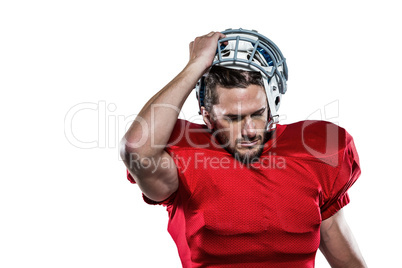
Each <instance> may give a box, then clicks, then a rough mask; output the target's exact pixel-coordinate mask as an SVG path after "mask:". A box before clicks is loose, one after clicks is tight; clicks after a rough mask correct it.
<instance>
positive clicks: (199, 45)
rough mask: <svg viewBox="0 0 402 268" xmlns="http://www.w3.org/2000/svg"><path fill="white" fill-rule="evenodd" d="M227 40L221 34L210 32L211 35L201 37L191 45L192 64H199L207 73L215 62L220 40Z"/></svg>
mask: <svg viewBox="0 0 402 268" xmlns="http://www.w3.org/2000/svg"><path fill="white" fill-rule="evenodd" d="M222 38H225V35H224V34H222V33H220V32H210V33H209V34H206V35H203V36H199V37H197V38H195V40H194V41H193V42H191V43H190V45H189V48H190V61H189V62H190V63H198V64H200V65H199V66H200V67H201V68H203V70H204V71H205V70H206V69H207V68H209V67H210V66H211V64H212V62H213V60H214V57H215V54H216V48H217V44H218V40H219V39H222Z"/></svg>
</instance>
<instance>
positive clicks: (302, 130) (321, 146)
mask: <svg viewBox="0 0 402 268" xmlns="http://www.w3.org/2000/svg"><path fill="white" fill-rule="evenodd" d="M280 127H282V128H285V130H284V131H283V134H282V135H281V136H280V138H279V140H278V147H279V148H280V149H281V151H282V152H288V153H290V154H298V155H299V156H307V157H311V156H312V157H314V158H322V157H327V156H331V155H335V154H338V153H339V152H341V151H343V150H344V149H345V147H346V145H347V143H348V141H349V140H351V137H350V135H349V134H348V133H347V132H346V130H345V129H344V128H342V127H339V126H338V125H336V124H334V123H331V122H328V121H322V120H305V121H299V122H295V123H292V124H286V125H281V126H280Z"/></svg>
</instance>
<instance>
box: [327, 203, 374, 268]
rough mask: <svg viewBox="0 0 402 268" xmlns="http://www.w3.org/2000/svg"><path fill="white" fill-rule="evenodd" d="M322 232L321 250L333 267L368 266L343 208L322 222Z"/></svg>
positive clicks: (354, 267)
mask: <svg viewBox="0 0 402 268" xmlns="http://www.w3.org/2000/svg"><path fill="white" fill-rule="evenodd" d="M320 234H321V242H320V250H321V252H322V254H323V255H324V256H325V258H326V259H327V261H328V263H329V264H330V265H331V267H340V268H365V267H367V265H366V263H365V262H364V259H363V256H362V255H361V253H360V250H359V247H358V245H357V242H356V241H355V239H354V237H353V234H352V231H351V230H350V228H349V226H348V225H347V223H346V220H345V218H344V216H343V212H342V210H340V211H338V212H337V213H336V214H335V215H333V216H332V217H330V218H328V219H326V220H324V221H323V222H322V223H321V230H320Z"/></svg>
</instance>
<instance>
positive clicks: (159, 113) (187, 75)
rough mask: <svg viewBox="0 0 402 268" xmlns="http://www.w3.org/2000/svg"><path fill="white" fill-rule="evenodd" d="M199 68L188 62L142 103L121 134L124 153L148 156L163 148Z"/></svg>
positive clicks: (198, 73)
mask: <svg viewBox="0 0 402 268" xmlns="http://www.w3.org/2000/svg"><path fill="white" fill-rule="evenodd" d="M202 72H203V70H202V69H201V68H200V67H198V66H197V64H196V63H189V64H188V65H187V66H186V67H185V68H184V69H183V71H182V72H181V73H179V74H178V75H177V76H176V77H175V78H174V79H173V80H172V81H171V82H170V83H169V84H167V85H166V86H165V87H164V88H163V89H162V90H160V91H159V92H158V93H157V94H155V95H154V96H153V97H152V98H151V99H150V100H149V101H148V102H147V104H145V106H144V107H143V108H142V110H141V111H140V113H139V114H138V116H137V118H136V119H135V121H134V122H133V123H132V125H131V126H130V128H129V130H128V131H127V133H126V135H125V136H124V138H123V141H122V142H123V143H124V146H125V148H124V150H125V151H126V153H130V152H136V153H139V154H141V155H143V156H144V157H152V156H155V155H158V154H160V153H161V152H162V151H163V149H164V147H165V146H166V144H167V142H168V140H169V138H170V135H171V133H172V131H173V128H174V125H175V123H176V121H177V117H178V114H179V112H180V110H181V108H182V106H183V104H184V102H185V100H186V99H187V97H188V95H189V94H190V93H191V91H192V89H193V88H194V86H195V83H196V82H197V80H198V78H199V77H200V76H201V75H202Z"/></svg>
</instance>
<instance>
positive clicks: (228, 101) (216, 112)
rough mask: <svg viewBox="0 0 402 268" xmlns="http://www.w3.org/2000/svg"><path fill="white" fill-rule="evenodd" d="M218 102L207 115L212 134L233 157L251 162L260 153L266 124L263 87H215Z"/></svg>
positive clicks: (265, 102) (266, 106)
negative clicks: (208, 115) (209, 119)
mask: <svg viewBox="0 0 402 268" xmlns="http://www.w3.org/2000/svg"><path fill="white" fill-rule="evenodd" d="M216 90H217V93H218V96H219V102H218V104H215V105H213V107H212V113H211V115H210V118H211V123H212V129H213V130H214V135H216V138H217V139H218V141H219V142H220V143H221V145H222V146H223V147H224V148H225V149H226V150H227V151H228V152H229V153H231V154H232V155H233V156H234V157H235V158H236V159H238V160H240V161H243V162H250V161H251V162H252V161H255V160H256V159H258V157H259V156H260V155H261V153H262V150H263V146H264V143H265V137H266V127H267V124H268V105H267V99H266V94H265V90H264V88H263V87H261V86H258V85H250V86H248V87H247V88H231V89H226V88H223V87H220V86H217V88H216Z"/></svg>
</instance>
